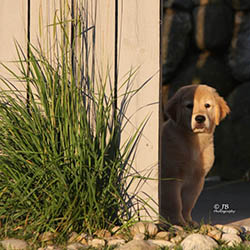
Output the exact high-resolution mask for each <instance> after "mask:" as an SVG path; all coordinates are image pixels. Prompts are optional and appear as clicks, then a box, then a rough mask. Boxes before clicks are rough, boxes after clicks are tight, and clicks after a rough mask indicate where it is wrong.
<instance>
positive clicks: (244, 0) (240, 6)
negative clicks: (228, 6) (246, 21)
mask: <svg viewBox="0 0 250 250" xmlns="http://www.w3.org/2000/svg"><path fill="white" fill-rule="evenodd" d="M232 7H233V8H234V9H235V10H250V1H249V0H232Z"/></svg>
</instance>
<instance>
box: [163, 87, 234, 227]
mask: <svg viewBox="0 0 250 250" xmlns="http://www.w3.org/2000/svg"><path fill="white" fill-rule="evenodd" d="M165 111H166V113H167V115H168V117H169V120H168V121H166V122H165V123H164V125H163V130H162V158H161V164H162V168H161V178H162V181H161V192H162V195H161V197H162V198H161V206H160V207H161V209H160V213H161V216H163V217H164V218H165V219H167V220H168V221H169V222H170V223H172V224H178V225H188V224H189V225H197V223H196V222H194V221H193V220H192V217H191V211H192V209H193V207H194V205H195V203H196V201H197V199H198V197H199V195H200V193H201V190H202V188H203V184H204V180H205V176H206V175H207V173H208V171H209V170H210V169H211V167H212V165H213V162H214V145H213V133H214V130H215V127H216V125H219V123H220V121H221V120H222V119H224V118H225V116H226V115H227V114H228V113H229V112H230V109H229V107H228V106H227V104H226V102H225V101H224V99H223V98H222V97H220V96H219V95H218V93H217V92H216V90H215V89H214V88H211V87H209V86H207V85H188V86H185V87H182V88H180V89H179V90H178V91H177V92H176V94H175V95H174V96H173V97H172V98H171V99H170V100H169V101H168V103H167V105H166V110H165Z"/></svg>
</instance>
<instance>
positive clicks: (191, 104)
mask: <svg viewBox="0 0 250 250" xmlns="http://www.w3.org/2000/svg"><path fill="white" fill-rule="evenodd" d="M186 107H187V108H188V109H193V107H194V105H193V103H188V104H187V105H186Z"/></svg>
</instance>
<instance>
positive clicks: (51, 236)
mask: <svg viewBox="0 0 250 250" xmlns="http://www.w3.org/2000/svg"><path fill="white" fill-rule="evenodd" d="M56 237H57V233H52V232H44V233H42V234H40V236H39V239H40V241H43V242H47V241H53V239H55V238H56Z"/></svg>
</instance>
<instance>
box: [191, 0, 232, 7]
mask: <svg viewBox="0 0 250 250" xmlns="http://www.w3.org/2000/svg"><path fill="white" fill-rule="evenodd" d="M227 1H231V0H227ZM222 2H223V1H221V0H193V3H194V5H196V6H197V5H200V6H202V5H214V4H221V3H222Z"/></svg>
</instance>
